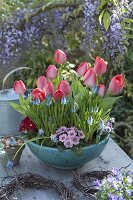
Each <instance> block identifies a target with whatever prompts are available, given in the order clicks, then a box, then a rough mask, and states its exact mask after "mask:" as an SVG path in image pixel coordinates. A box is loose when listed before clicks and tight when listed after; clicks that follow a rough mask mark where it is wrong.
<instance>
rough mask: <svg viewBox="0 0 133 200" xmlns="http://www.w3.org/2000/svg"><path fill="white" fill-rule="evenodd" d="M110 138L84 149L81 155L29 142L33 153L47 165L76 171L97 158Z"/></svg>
mask: <svg viewBox="0 0 133 200" xmlns="http://www.w3.org/2000/svg"><path fill="white" fill-rule="evenodd" d="M108 140H109V137H107V138H106V139H105V140H102V141H100V142H99V143H98V144H93V145H90V146H86V147H83V149H82V153H81V154H80V155H76V154H74V153H73V152H72V151H71V150H64V151H59V150H58V149H57V148H51V147H46V146H40V145H38V144H36V143H34V142H28V146H29V148H30V150H31V152H32V153H33V154H34V155H35V156H36V157H37V158H39V159H40V160H41V161H43V162H45V163H46V164H48V165H50V166H52V167H55V168H58V169H65V170H69V169H76V168H80V167H82V166H83V165H84V164H85V163H87V162H89V161H91V160H93V159H95V158H97V157H98V156H99V155H100V154H101V153H102V152H103V150H104V148H105V147H106V145H107V143H108Z"/></svg>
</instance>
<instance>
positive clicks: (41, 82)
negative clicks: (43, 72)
mask: <svg viewBox="0 0 133 200" xmlns="http://www.w3.org/2000/svg"><path fill="white" fill-rule="evenodd" d="M46 84H47V79H46V77H45V76H40V77H39V78H38V79H37V87H38V88H40V89H43V87H44V86H45V85H46Z"/></svg>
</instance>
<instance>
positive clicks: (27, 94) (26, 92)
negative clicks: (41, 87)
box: [24, 89, 31, 97]
mask: <svg viewBox="0 0 133 200" xmlns="http://www.w3.org/2000/svg"><path fill="white" fill-rule="evenodd" d="M29 95H31V91H30V90H29V89H26V91H25V93H24V96H26V97H28V96H29Z"/></svg>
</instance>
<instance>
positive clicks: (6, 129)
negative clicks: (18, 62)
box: [0, 67, 31, 137]
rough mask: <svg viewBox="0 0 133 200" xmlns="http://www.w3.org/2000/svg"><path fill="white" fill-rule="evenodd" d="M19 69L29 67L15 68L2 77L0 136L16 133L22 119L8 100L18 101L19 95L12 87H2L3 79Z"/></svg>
mask: <svg viewBox="0 0 133 200" xmlns="http://www.w3.org/2000/svg"><path fill="white" fill-rule="evenodd" d="M21 69H31V68H28V67H19V68H16V69H14V70H12V71H11V72H9V73H8V74H7V75H6V76H5V78H4V79H3V87H2V88H3V89H2V90H1V91H0V137H2V136H15V135H18V129H19V124H20V122H21V121H22V119H23V116H22V115H21V114H20V113H18V112H17V111H16V110H14V109H13V108H12V107H11V106H10V105H9V102H14V103H19V95H17V94H16V93H15V92H14V90H13V88H11V89H4V84H5V81H6V79H7V78H8V77H9V75H11V74H12V73H14V72H16V71H19V70H21Z"/></svg>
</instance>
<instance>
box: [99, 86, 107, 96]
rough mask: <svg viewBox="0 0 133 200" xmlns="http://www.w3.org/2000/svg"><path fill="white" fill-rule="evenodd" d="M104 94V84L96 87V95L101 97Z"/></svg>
mask: <svg viewBox="0 0 133 200" xmlns="http://www.w3.org/2000/svg"><path fill="white" fill-rule="evenodd" d="M105 92H106V87H105V85H104V84H99V85H98V95H99V96H100V97H103V96H104V94H105Z"/></svg>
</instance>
